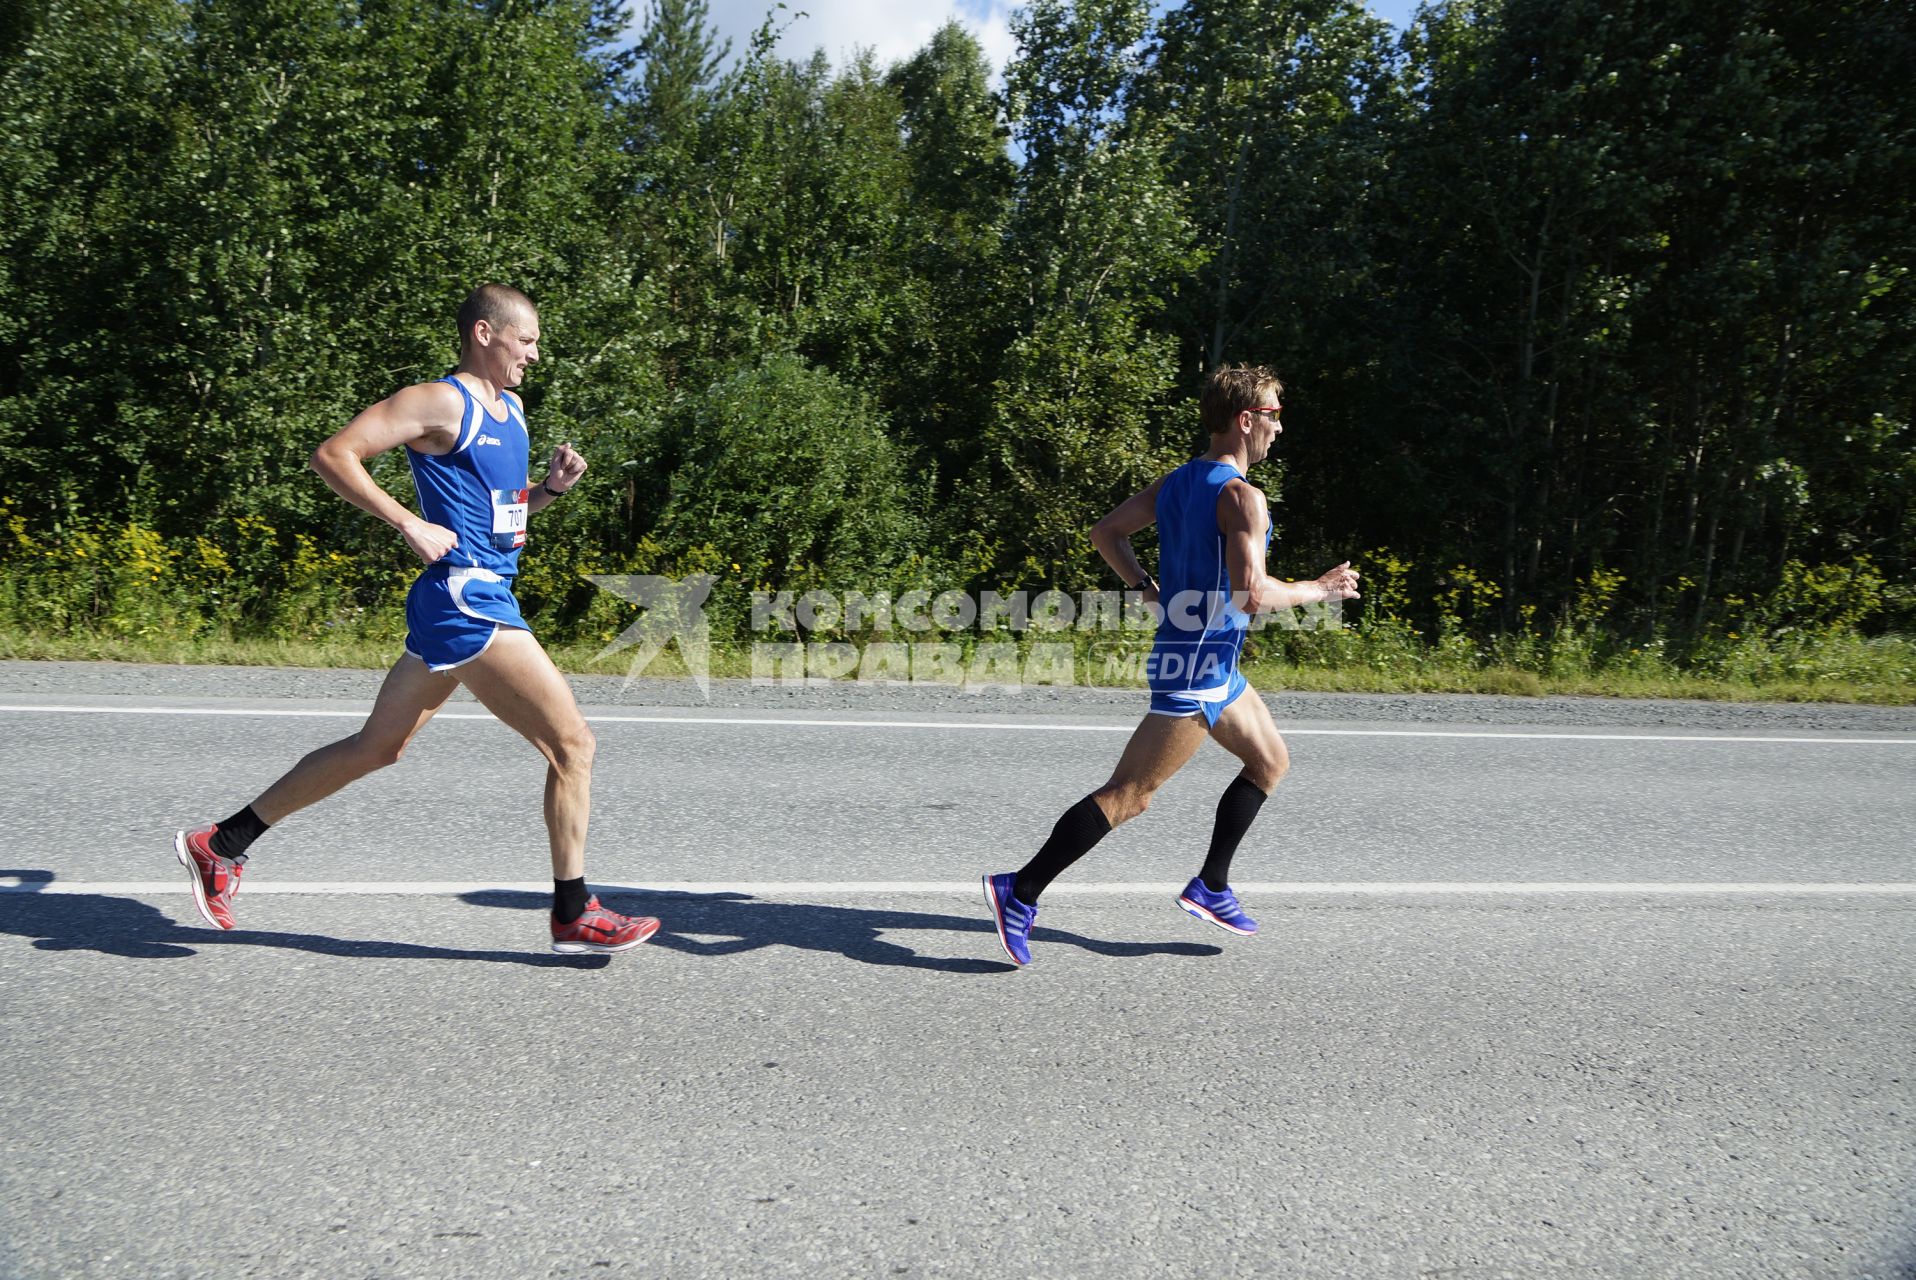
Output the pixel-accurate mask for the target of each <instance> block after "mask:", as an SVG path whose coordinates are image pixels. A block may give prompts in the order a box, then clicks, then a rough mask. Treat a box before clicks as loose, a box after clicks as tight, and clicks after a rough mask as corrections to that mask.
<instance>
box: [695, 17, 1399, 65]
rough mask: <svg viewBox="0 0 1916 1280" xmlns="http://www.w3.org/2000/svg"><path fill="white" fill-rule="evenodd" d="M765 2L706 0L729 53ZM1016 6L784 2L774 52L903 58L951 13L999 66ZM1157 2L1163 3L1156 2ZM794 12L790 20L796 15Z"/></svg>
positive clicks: (1008, 48) (754, 24)
mask: <svg viewBox="0 0 1916 1280" xmlns="http://www.w3.org/2000/svg"><path fill="white" fill-rule="evenodd" d="M771 3H772V0H708V4H709V6H710V11H711V21H712V25H713V26H714V27H715V28H716V29H717V31H718V32H719V34H720V35H722V36H725V37H729V38H730V39H731V41H732V51H733V52H734V53H738V52H741V51H743V49H744V48H745V45H746V42H747V41H748V40H750V38H751V34H752V32H753V31H755V30H757V29H758V26H759V24H760V23H761V22H763V21H764V20H765V13H766V10H767V9H768V8H769V7H770V5H771ZM1016 7H1017V6H1016V5H1014V4H1010V3H1005V2H1004V0H917V2H916V3H911V4H901V3H900V2H899V0H786V12H785V13H784V14H781V15H779V17H780V20H781V23H783V24H787V25H786V30H785V35H784V37H783V39H782V40H781V41H780V42H779V53H780V54H782V55H783V56H785V57H788V58H802V57H807V56H809V55H810V54H811V52H812V50H814V49H818V48H822V49H824V50H825V52H826V54H827V55H828V56H829V57H830V58H831V59H832V61H833V63H835V64H843V63H844V62H845V61H846V60H847V59H849V57H850V56H851V53H852V51H853V50H854V49H857V48H869V49H872V50H873V51H874V52H875V53H876V54H877V59H878V63H879V65H880V66H884V65H886V64H888V63H891V62H894V61H897V60H899V59H901V58H908V57H910V56H911V55H912V54H913V53H916V52H917V51H918V50H919V49H921V48H923V47H924V45H925V43H926V42H927V41H929V40H930V39H931V37H932V33H933V32H935V31H937V30H938V28H940V27H942V26H944V25H945V23H946V22H947V21H948V20H950V19H952V18H956V19H958V21H960V22H962V23H964V24H965V26H967V27H968V28H970V29H971V32H972V34H973V35H975V36H977V37H978V41H979V43H980V44H981V45H983V46H984V50H985V54H986V55H987V56H988V57H989V58H990V59H991V60H992V63H993V64H994V65H995V66H997V67H998V68H999V69H1000V70H1003V68H1004V64H1005V60H1006V59H1007V58H1009V57H1010V56H1011V53H1012V50H1013V47H1014V46H1013V43H1012V39H1011V26H1010V20H1011V14H1012V12H1013V10H1014V9H1015V8H1016ZM1160 7H1163V6H1160ZM1415 8H1416V4H1415V3H1414V0H1371V4H1370V9H1371V12H1373V13H1375V14H1376V15H1377V16H1378V17H1380V18H1383V19H1385V20H1386V21H1388V22H1391V23H1393V24H1395V25H1397V26H1399V27H1402V26H1403V25H1404V23H1405V22H1406V21H1407V20H1408V19H1409V17H1410V14H1411V12H1412V10H1414V9H1415ZM800 12H802V13H804V14H805V16H804V17H802V18H793V17H792V15H793V14H796V13H800Z"/></svg>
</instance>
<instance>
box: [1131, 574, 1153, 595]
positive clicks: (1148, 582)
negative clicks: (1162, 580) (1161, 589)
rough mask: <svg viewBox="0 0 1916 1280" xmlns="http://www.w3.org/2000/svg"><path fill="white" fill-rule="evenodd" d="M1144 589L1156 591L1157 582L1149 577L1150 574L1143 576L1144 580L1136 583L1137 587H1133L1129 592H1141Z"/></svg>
mask: <svg viewBox="0 0 1916 1280" xmlns="http://www.w3.org/2000/svg"><path fill="white" fill-rule="evenodd" d="M1146 587H1149V588H1150V589H1151V590H1153V591H1156V590H1157V589H1158V580H1157V579H1156V578H1154V577H1152V576H1151V575H1150V574H1148V573H1147V574H1145V575H1144V580H1143V581H1142V582H1140V583H1138V585H1137V586H1135V587H1132V588H1131V590H1133V591H1143V590H1144V589H1145V588H1146Z"/></svg>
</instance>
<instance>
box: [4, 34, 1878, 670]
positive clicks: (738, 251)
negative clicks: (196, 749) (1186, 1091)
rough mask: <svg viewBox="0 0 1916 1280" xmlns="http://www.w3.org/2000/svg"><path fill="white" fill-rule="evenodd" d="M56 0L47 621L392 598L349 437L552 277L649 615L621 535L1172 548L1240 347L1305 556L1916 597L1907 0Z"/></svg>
mask: <svg viewBox="0 0 1916 1280" xmlns="http://www.w3.org/2000/svg"><path fill="white" fill-rule="evenodd" d="M12 7H13V9H14V12H15V14H16V15H17V16H16V19H15V21H13V22H12V23H10V24H9V25H7V26H6V28H5V29H4V30H0V84H3V90H4V91H3V92H0V138H4V147H5V156H6V161H7V164H6V171H7V181H6V182H5V183H4V184H0V464H3V465H4V468H5V474H6V484H5V487H4V491H5V497H4V504H5V507H4V514H5V516H6V521H5V529H4V531H0V573H4V575H5V581H6V582H8V583H10V584H12V585H11V586H10V587H9V588H8V590H9V592H10V594H9V595H8V596H7V602H8V608H9V610H10V611H11V613H10V616H11V617H12V619H13V621H14V623H15V624H16V625H42V626H47V627H59V626H79V625H96V624H98V623H99V622H100V621H101V616H102V611H110V610H111V609H112V608H113V607H114V605H113V600H114V598H115V592H118V591H121V590H132V589H133V586H135V585H137V586H139V587H140V588H141V589H142V590H147V591H149V592H151V591H171V592H173V593H174V594H173V596H171V597H169V598H170V599H172V601H173V604H172V605H171V606H170V607H171V608H172V609H173V612H172V613H171V614H170V615H168V616H169V617H171V618H173V619H174V621H175V623H176V624H178V625H194V626H215V625H217V626H225V627H238V628H244V627H247V626H253V627H272V626H281V625H288V624H289V619H293V614H292V613H289V612H288V611H289V610H290V609H294V608H298V609H306V610H308V611H309V612H310V611H311V610H313V609H315V608H317V609H319V611H320V612H321V613H327V614H331V613H339V612H340V611H342V610H346V611H350V610H355V609H363V608H366V607H371V606H378V605H380V604H381V603H382V602H384V601H388V600H390V599H391V598H392V593H393V591H394V590H395V584H397V583H400V582H403V581H404V579H405V578H406V577H407V576H408V573H409V566H408V565H407V564H406V562H405V551H404V547H403V544H401V543H400V541H399V540H398V539H397V537H395V536H394V535H393V534H392V533H391V531H390V530H387V529H385V528H384V527H383V526H381V525H378V524H377V523H376V522H374V521H372V520H370V519H369V518H367V517H365V516H363V515H362V514H360V513H359V512H357V511H355V510H353V509H351V508H349V507H347V506H346V505H345V504H343V503H341V502H340V501H338V500H337V499H336V498H334V497H333V496H332V495H331V494H330V493H329V492H328V491H327V490H326V489H325V488H324V486H323V485H321V484H320V483H319V482H318V481H317V480H316V479H315V478H314V477H313V476H312V475H311V474H310V472H308V471H307V470H306V469H305V462H306V458H307V455H308V454H309V452H310V451H311V449H312V447H313V446H314V445H315V444H316V443H318V442H319V441H320V440H321V439H323V438H324V437H325V436H326V435H328V434H330V433H331V432H332V431H334V430H336V429H337V428H338V427H339V426H341V425H342V424H343V423H344V422H345V421H346V420H347V419H348V418H349V417H350V416H351V415H352V414H353V413H354V412H355V411H356V410H358V409H359V408H361V407H363V406H364V405H366V404H368V403H371V402H372V401H375V400H377V399H379V398H381V397H383V396H385V395H387V394H389V393H390V392H391V391H393V390H394V389H395V388H397V387H398V386H400V385H403V384H405V383H407V382H411V381H417V380H420V379H425V378H430V377H435V376H438V375H439V374H440V373H442V372H444V371H445V370H446V368H447V367H448V366H449V365H450V364H451V363H452V360H453V357H454V354H455V334H454V331H453V326H452V314H453V311H454V308H455V307H456V306H457V304H458V302H459V300H460V299H461V298H462V297H463V296H464V294H465V293H466V291H467V290H468V289H469V288H470V287H471V286H472V285H473V284H474V283H476V282H478V281H481V280H502V281H506V282H509V283H512V284H514V285H517V286H518V287H520V288H522V289H524V290H525V291H526V292H527V293H529V294H530V295H532V296H533V297H534V298H535V299H536V300H537V301H538V302H539V304H540V307H541V312H542V325H543V330H544V339H545V340H544V347H545V350H546V359H545V360H544V361H543V362H542V363H541V364H540V365H538V366H537V367H536V369H535V370H534V373H533V375H532V377H531V379H530V381H529V383H528V386H527V389H526V394H527V400H528V404H529V409H530V418H531V421H532V425H533V432H534V449H535V464H534V465H535V475H536V474H537V467H538V465H539V458H540V457H541V456H542V450H549V449H550V447H551V446H552V445H553V444H554V443H556V442H558V441H560V440H571V441H573V442H574V443H575V444H576V445H577V446H578V447H579V448H580V449H581V450H582V451H583V452H584V453H585V454H586V456H587V458H588V459H589V460H590V462H591V464H592V471H591V472H590V473H589V475H588V476H587V479H586V481H585V483H584V485H583V486H582V489H581V491H580V493H578V494H577V495H574V496H572V497H569V498H568V499H567V500H566V501H565V502H564V503H561V504H558V505H556V506H555V507H554V508H552V509H551V511H549V512H548V513H546V514H544V515H542V516H541V517H540V518H539V520H538V521H537V522H535V531H534V538H533V544H532V550H531V554H530V555H529V556H528V558H527V561H526V566H525V567H526V573H525V575H524V577H523V579H522V583H521V586H522V589H523V594H524V596H525V599H526V603H527V605H528V609H529V612H530V613H532V614H533V616H534V617H535V618H536V619H537V620H538V621H539V623H540V625H541V627H542V629H547V628H550V629H553V630H554V632H555V634H563V633H566V632H568V630H578V629H580V628H585V627H597V626H600V625H602V624H603V623H604V622H605V620H606V618H608V617H610V616H611V615H610V614H605V613H595V612H594V611H595V610H598V611H603V610H606V609H610V608H611V607H612V606H613V605H614V604H615V603H616V602H612V601H608V600H605V599H595V594H594V592H593V591H592V589H591V588H590V587H589V586H588V585H586V584H585V582H584V580H583V578H582V576H581V575H583V574H586V573H615V572H651V573H666V574H678V573H684V572H691V571H696V570H706V571H711V572H715V573H717V574H718V575H719V576H720V579H721V587H720V590H719V593H718V594H717V596H715V600H718V601H720V602H725V601H731V602H732V607H736V602H737V600H738V598H739V597H740V594H741V593H742V592H744V591H745V590H748V589H750V588H753V587H766V588H773V589H792V588H797V589H800V590H802V589H805V588H807V587H812V586H827V587H829V586H847V587H858V588H861V589H866V590H869V589H871V588H873V587H880V588H882V587H885V586H888V585H892V584H904V583H927V582H928V583H936V584H939V585H942V586H956V587H961V588H971V589H983V588H993V589H999V590H1008V589H1012V588H1019V587H1025V588H1034V589H1035V588H1041V587H1044V586H1058V587H1061V588H1064V589H1067V590H1074V589H1079V588H1084V587H1110V586H1113V585H1115V584H1114V583H1113V582H1112V580H1111V579H1110V577H1109V574H1108V571H1106V570H1105V569H1104V568H1103V566H1102V565H1101V563H1100V562H1099V561H1098V559H1097V557H1096V555H1095V553H1093V552H1092V550H1091V548H1090V543H1089V539H1088V531H1089V526H1090V524H1091V523H1092V522H1093V521H1094V520H1095V519H1096V517H1097V516H1098V515H1100V514H1102V513H1103V512H1104V511H1105V510H1106V509H1108V508H1109V507H1110V506H1111V505H1112V504H1113V503H1114V502H1115V501H1117V500H1118V499H1120V498H1122V497H1123V496H1125V495H1126V494H1128V493H1130V492H1131V491H1133V490H1134V489H1135V488H1137V487H1138V486H1140V485H1141V484H1143V483H1144V482H1146V481H1147V480H1148V479H1149V478H1150V477H1151V476H1152V475H1153V474H1154V473H1156V472H1157V471H1159V470H1161V469H1164V468H1166V467H1168V466H1170V465H1173V464H1175V463H1176V462H1178V461H1180V460H1182V459H1183V458H1184V457H1187V456H1189V455H1190V453H1191V452H1192V451H1193V450H1194V448H1195V447H1196V446H1197V444H1198V440H1197V425H1196V412H1195V407H1194V398H1193V397H1194V393H1195V390H1196V388H1197V387H1198V386H1199V385H1200V384H1201V382H1202V379H1203V377H1204V375H1205V373H1206V371H1207V370H1208V369H1209V368H1211V367H1212V366H1214V365H1216V364H1217V363H1219V362H1221V361H1255V362H1261V363H1267V364H1270V365H1272V366H1274V367H1275V368H1277V369H1278V370H1279V371H1280V373H1281V374H1282V375H1283V377H1284V379H1285V382H1286V386H1287V391H1286V395H1285V401H1286V414H1285V428H1286V430H1285V434H1284V436H1283V438H1282V440H1281V442H1280V444H1279V447H1278V449H1277V450H1276V451H1275V453H1274V455H1273V459H1272V461H1271V462H1269V463H1267V464H1266V465H1265V467H1264V468H1263V474H1262V476H1261V482H1262V483H1263V484H1264V485H1265V487H1266V488H1267V489H1268V491H1269V492H1270V493H1271V495H1272V498H1273V514H1274V518H1275V522H1276V525H1277V537H1278V543H1277V551H1276V553H1275V563H1276V565H1277V566H1278V567H1279V569H1280V571H1281V572H1284V573H1285V574H1286V575H1287V576H1296V577H1301V576H1311V575H1314V574H1316V573H1317V572H1319V571H1321V570H1322V569H1323V568H1325V567H1327V566H1328V565H1329V564H1330V563H1334V562H1335V561H1336V560H1340V559H1345V558H1355V559H1358V560H1359V561H1360V567H1366V566H1365V564H1364V563H1363V561H1364V557H1365V556H1367V555H1370V556H1373V557H1384V558H1383V559H1382V561H1381V562H1382V563H1388V564H1392V565H1396V566H1398V572H1399V576H1400V578H1401V581H1399V582H1397V583H1396V584H1395V585H1394V588H1393V590H1394V593H1395V598H1396V599H1397V600H1398V602H1399V604H1398V606H1397V607H1398V608H1399V609H1400V610H1401V611H1402V613H1403V614H1404V616H1405V617H1406V618H1407V619H1409V620H1410V621H1411V622H1413V623H1415V624H1416V625H1419V626H1424V627H1426V628H1428V627H1431V626H1433V625H1435V617H1436V610H1437V609H1438V607H1439V606H1438V604H1437V603H1436V602H1438V601H1440V600H1443V599H1448V600H1449V601H1451V607H1452V608H1453V610H1454V611H1455V612H1458V613H1461V614H1463V615H1467V616H1468V618H1469V621H1470V623H1471V625H1472V627H1473V628H1475V629H1477V630H1478V631H1480V632H1482V633H1486V634H1494V633H1497V632H1500V631H1512V630H1516V629H1520V628H1527V627H1543V626H1546V625H1547V624H1549V623H1550V622H1551V621H1552V620H1563V619H1569V618H1572V617H1577V618H1580V619H1582V620H1583V621H1584V622H1600V623H1601V625H1602V627H1603V628H1604V629H1605V632H1606V634H1609V635H1612V636H1614V637H1618V638H1619V639H1620V640H1622V639H1630V640H1632V641H1633V642H1634V643H1639V644H1640V643H1647V642H1650V641H1653V640H1654V641H1658V642H1668V643H1670V644H1673V645H1677V646H1679V647H1681V646H1689V645H1694V644H1696V643H1698V642H1699V641H1700V639H1701V638H1703V637H1706V636H1709V635H1713V634H1719V633H1722V632H1723V631H1724V630H1725V629H1727V628H1734V627H1738V626H1744V627H1749V626H1758V625H1766V624H1767V625H1771V626H1773V627H1781V626H1784V625H1828V624H1834V623H1841V624H1843V625H1846V626H1847V625H1857V626H1860V627H1862V628H1863V629H1864V630H1866V631H1869V630H1874V631H1881V630H1884V629H1895V630H1901V631H1910V630H1916V593H1912V591H1911V589H1910V587H1909V585H1908V584H1909V583H1910V582H1911V581H1912V578H1911V570H1912V568H1916V447H1913V446H1916V439H1913V438H1912V434H1911V422H1912V399H1913V396H1912V387H1913V386H1916V378H1913V377H1912V375H1913V374H1916V337H1913V336H1912V335H1916V306H1913V303H1916V282H1913V281H1912V280H1911V277H1910V270H1911V266H1912V247H1913V246H1916V200H1912V196H1916V180H1913V179H1916V94H1912V93H1911V92H1910V90H1909V84H1908V81H1909V74H1908V73H1909V71H1910V69H1911V68H1912V67H1916V9H1912V7H1911V6H1909V5H1908V4H1906V3H1901V2H1899V0H1813V2H1812V3H1808V4H1805V3H1802V0H1787V2H1785V0H1453V2H1452V3H1448V4H1442V5H1437V6H1433V7H1427V8H1426V9H1425V10H1423V11H1422V12H1421V13H1420V14H1419V15H1418V17H1417V18H1416V20H1415V21H1414V23H1413V24H1412V25H1411V27H1410V28H1409V29H1408V30H1407V31H1405V32H1402V33H1398V32H1396V31H1394V30H1393V29H1392V28H1391V27H1390V26H1389V25H1388V24H1386V23H1384V22H1382V21H1380V20H1379V19H1377V18H1375V17H1373V16H1371V15H1370V14H1369V13H1368V11H1367V10H1366V9H1365V8H1364V7H1363V6H1362V5H1361V4H1359V3H1356V2H1355V0H1189V2H1188V3H1184V4H1181V5H1175V6H1173V7H1170V8H1169V9H1168V10H1165V11H1162V12H1159V13H1156V14H1155V16H1154V11H1153V9H1152V7H1151V6H1149V5H1147V4H1146V3H1144V2H1143V0H1077V2H1075V3H1067V2H1066V0H1033V2H1032V3H1031V4H1030V5H1029V6H1028V7H1027V8H1025V9H1023V10H1022V11H1021V12H1020V13H1019V15H1018V16H1017V18H1016V19H1015V21H1014V31H1015V34H1016V36H1017V38H1018V52H1017V54H1016V56H1015V58H1014V59H1013V61H1012V62H1011V64H1010V65H1009V66H1008V67H1007V68H1004V69H1003V76H1002V80H999V79H997V78H996V77H995V76H994V68H992V67H991V66H989V65H988V64H987V62H986V61H985V59H984V57H983V54H982V52H981V50H980V47H979V45H978V43H977V42H976V41H975V40H974V39H973V38H972V37H971V36H970V35H968V34H967V33H966V32H965V31H964V30H963V29H962V28H960V27H957V26H951V27H947V28H945V29H944V30H942V31H940V32H939V33H938V34H937V36H936V37H935V38H934V39H933V40H932V41H931V42H930V43H929V44H927V45H926V46H925V47H924V48H923V49H921V50H919V51H918V52H917V53H916V54H914V55H913V56H912V57H910V58H909V59H907V60H905V61H903V62H900V63H898V64H897V65H893V66H881V65H877V64H875V63H874V62H872V61H871V60H870V59H869V58H865V59H862V60H856V61H853V62H851V63H850V64H849V65H844V66H840V67H836V68H834V67H833V66H832V65H831V64H830V63H829V62H828V61H827V60H826V59H825V58H824V56H823V55H822V54H820V55H818V56H815V57H813V58H812V59H810V60H806V61H797V62H793V61H788V60H784V59H781V58H779V57H777V56H775V55H774V54H773V53H772V49H773V47H774V42H775V39H776V36H777V33H778V27H777V26H776V23H777V22H779V21H782V20H784V18H785V16H786V15H783V14H781V13H779V12H777V11H774V12H773V14H772V15H771V17H769V18H768V20H767V25H766V26H765V28H763V29H762V30H761V32H760V33H759V36H758V38H756V39H755V40H753V41H752V42H751V43H750V45H749V47H747V48H743V49H737V50H733V49H729V48H728V47H726V46H724V45H723V44H722V43H721V42H719V41H718V40H717V39H716V38H715V36H714V34H713V32H712V29H711V25H710V22H709V19H708V15H707V13H706V10H705V5H704V2H703V0H651V2H650V3H649V4H648V5H646V6H645V7H644V8H643V9H642V10H641V11H639V12H636V13H632V12H627V11H625V10H624V8H623V6H622V5H620V4H618V3H616V2H615V0H13V4H12ZM376 474H378V475H379V476H380V478H381V480H382V482H385V483H387V484H389V485H390V486H391V487H392V488H393V490H394V492H395V493H398V494H401V495H404V496H406V497H408V498H409V482H408V480H407V478H406V470H405V466H404V462H403V460H402V459H399V458H397V457H388V458H385V459H382V460H381V464H380V470H378V471H377V472H376ZM89 553H90V555H91V557H92V559H93V560H94V561H96V562H104V565H105V567H103V568H88V566H87V565H85V564H84V563H82V562H83V561H85V560H86V559H87V557H88V555H89ZM88 573H92V574H94V575H95V576H94V577H86V576H85V575H86V574H88ZM101 573H105V574H107V577H106V578H104V579H103V578H100V577H99V576H98V575H99V574H101ZM76 574H77V575H80V576H79V577H76V576H75V575H76ZM128 575H133V576H135V577H137V578H138V582H137V583H132V584H131V585H130V581H131V580H130V579H129V576H128ZM82 581H84V582H85V583H87V584H90V585H88V586H87V587H86V590H85V591H79V590H78V589H77V588H76V589H73V590H68V589H67V588H71V587H72V586H73V584H74V583H76V582H82ZM63 583H64V584H66V587H62V585H61V584H63ZM22 584H26V585H22ZM153 584H157V585H153ZM29 588H31V589H30V590H29ZM87 592H90V593H91V594H90V595H87V594H86V593H87ZM1460 593H1461V594H1460ZM82 596H84V597H85V598H84V599H82V598H81V597H82ZM315 601H317V602H320V603H319V604H317V605H316V604H315V603H314V602H315ZM1786 615H1787V616H1786Z"/></svg>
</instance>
